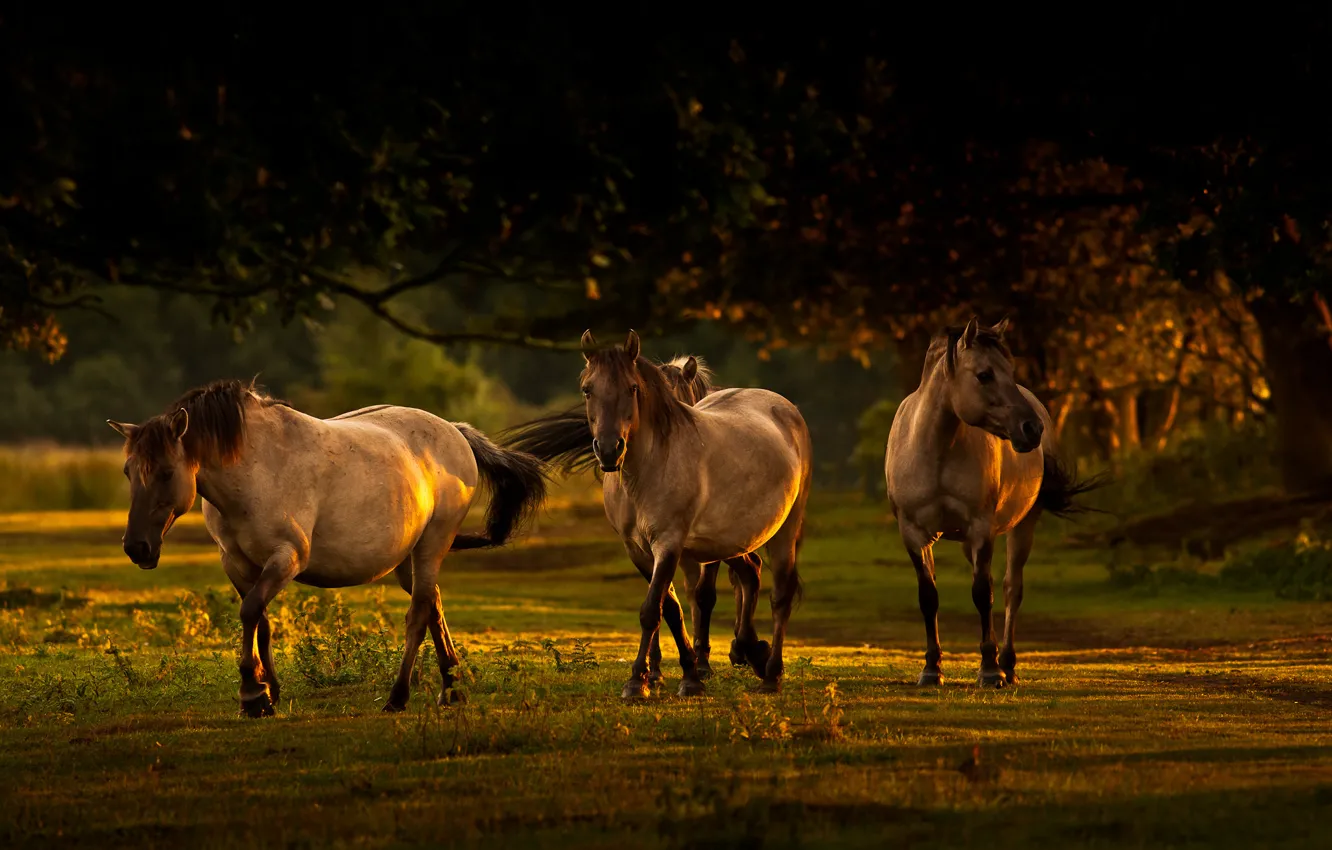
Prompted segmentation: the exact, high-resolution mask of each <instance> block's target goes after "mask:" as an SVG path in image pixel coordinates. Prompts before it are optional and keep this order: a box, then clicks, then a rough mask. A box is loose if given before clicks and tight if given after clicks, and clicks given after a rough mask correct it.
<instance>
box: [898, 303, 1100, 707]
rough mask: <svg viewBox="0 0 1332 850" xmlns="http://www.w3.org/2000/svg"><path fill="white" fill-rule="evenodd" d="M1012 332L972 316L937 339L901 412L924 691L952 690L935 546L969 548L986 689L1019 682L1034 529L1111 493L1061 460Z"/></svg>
mask: <svg viewBox="0 0 1332 850" xmlns="http://www.w3.org/2000/svg"><path fill="white" fill-rule="evenodd" d="M1007 330H1008V319H1007V318H1005V319H1003V320H1002V321H1000V322H999V323H998V324H997V325H994V326H993V327H981V326H980V325H979V324H978V322H977V320H976V318H975V317H972V319H971V321H970V322H968V323H967V325H966V327H965V328H948V329H946V330H945V331H944V332H943V333H942V334H938V335H936V336H935V337H934V339H933V340H932V341H931V342H930V346H929V349H928V350H927V353H926V356H925V367H924V369H923V370H922V373H921V383H920V386H919V388H917V389H916V391H915V392H913V393H911V394H910V395H908V396H907V397H906V398H905V399H904V400H903V401H902V403H901V405H899V406H898V408H897V412H896V414H895V415H894V417H893V424H892V428H891V430H890V432H889V435H888V445H887V451H886V453H885V457H884V477H885V479H886V480H887V485H888V501H889V506H890V508H891V510H892V513H893V515H894V516H895V517H896V519H897V523H898V527H899V529H900V531H901V535H902V543H903V545H904V546H905V547H906V550H907V555H908V556H909V557H910V558H911V563H912V565H913V566H914V567H915V569H916V581H917V585H918V589H919V600H920V611H921V614H922V616H923V617H924V620H925V644H926V647H925V668H924V670H923V671H922V672H921V674H920V679H919V682H918V684H920V685H938V684H941V683H942V682H943V673H942V671H941V669H940V666H939V660H940V655H941V651H940V648H939V624H938V611H939V591H938V588H937V587H936V585H935V580H934V553H933V546H934V544H935V543H936V542H937V541H938V540H939V539H940V538H942V539H945V540H951V541H955V542H960V543H962V551H963V553H964V554H965V555H966V558H967V561H968V562H969V563H970V564H971V570H972V572H971V577H972V578H971V598H972V601H973V602H974V603H975V605H976V610H977V611H978V612H979V613H980V622H981V644H980V654H981V666H980V674H979V676H978V682H979V684H980V685H982V686H987V687H1003V686H1004V685H1011V684H1014V683H1016V682H1017V670H1016V668H1017V652H1016V651H1015V649H1014V648H1013V641H1014V632H1015V629H1016V626H1017V613H1018V609H1019V608H1020V607H1021V605H1022V569H1023V567H1024V566H1025V565H1026V563H1027V558H1028V556H1029V555H1030V554H1031V549H1032V544H1033V542H1034V539H1035V532H1036V523H1037V521H1038V520H1039V519H1040V517H1041V515H1042V513H1050V514H1053V515H1055V516H1061V517H1063V516H1069V515H1071V514H1073V513H1076V512H1079V511H1082V510H1086V508H1084V507H1082V506H1081V505H1078V504H1077V502H1076V501H1075V500H1076V499H1077V497H1078V496H1080V495H1082V494H1083V493H1086V492H1088V491H1090V490H1093V489H1096V488H1097V487H1100V486H1102V483H1103V482H1102V480H1101V479H1100V478H1099V477H1097V478H1093V479H1090V480H1087V481H1078V480H1076V478H1075V477H1074V475H1073V473H1072V472H1071V471H1070V470H1069V469H1068V468H1067V467H1066V466H1065V465H1064V464H1063V463H1062V462H1061V461H1060V460H1059V457H1058V454H1057V450H1056V446H1055V445H1054V437H1053V427H1052V425H1051V422H1050V414H1049V413H1048V412H1047V411H1046V409H1045V407H1044V406H1043V405H1042V404H1041V403H1040V401H1038V400H1037V399H1036V396H1035V395H1033V394H1032V393H1031V391H1030V390H1028V389H1027V388H1026V387H1023V386H1020V385H1018V384H1017V383H1016V381H1015V380H1014V378H1013V356H1012V353H1011V352H1010V351H1009V349H1008V346H1007V344H1006V343H1005V342H1004V334H1005V332H1006V331H1007ZM1000 535H1007V540H1006V543H1007V548H1008V566H1007V571H1006V573H1005V575H1004V647H1003V651H1002V653H1000V652H999V651H998V647H997V646H996V644H995V638H994V624H993V620H992V617H991V610H992V607H993V605H994V586H993V581H992V579H991V577H990V560H991V557H992V555H993V552H994V542H995V539H996V538H997V537H999V536H1000Z"/></svg>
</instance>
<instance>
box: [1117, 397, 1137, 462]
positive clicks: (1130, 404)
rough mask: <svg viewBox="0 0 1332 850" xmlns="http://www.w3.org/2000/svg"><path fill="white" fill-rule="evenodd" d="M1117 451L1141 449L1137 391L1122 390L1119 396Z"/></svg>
mask: <svg viewBox="0 0 1332 850" xmlns="http://www.w3.org/2000/svg"><path fill="white" fill-rule="evenodd" d="M1118 407H1119V450H1120V451H1121V452H1130V451H1137V450H1138V449H1139V448H1141V447H1142V430H1141V428H1140V427H1139V424H1138V391H1137V390H1123V391H1121V392H1120V394H1119V405H1118Z"/></svg>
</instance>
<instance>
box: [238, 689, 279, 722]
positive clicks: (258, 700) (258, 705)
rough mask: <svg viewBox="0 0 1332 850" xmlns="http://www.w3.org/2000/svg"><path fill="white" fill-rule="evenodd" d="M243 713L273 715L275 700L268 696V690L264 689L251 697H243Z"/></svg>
mask: <svg viewBox="0 0 1332 850" xmlns="http://www.w3.org/2000/svg"><path fill="white" fill-rule="evenodd" d="M241 714H243V715H245V716H246V717H272V716H273V702H272V700H270V699H269V698H268V692H267V691H264V692H262V693H260V694H257V695H256V696H252V697H250V698H249V699H242V700H241Z"/></svg>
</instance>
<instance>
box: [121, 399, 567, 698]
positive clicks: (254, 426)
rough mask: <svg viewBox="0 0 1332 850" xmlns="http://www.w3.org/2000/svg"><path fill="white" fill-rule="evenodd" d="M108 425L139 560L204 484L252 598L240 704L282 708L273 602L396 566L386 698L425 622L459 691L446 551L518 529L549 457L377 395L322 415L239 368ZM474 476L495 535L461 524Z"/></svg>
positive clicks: (483, 543)
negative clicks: (394, 657)
mask: <svg viewBox="0 0 1332 850" xmlns="http://www.w3.org/2000/svg"><path fill="white" fill-rule="evenodd" d="M109 424H110V425H111V427H113V428H115V429H116V430H117V431H118V432H120V433H121V434H122V435H123V436H124V437H125V456H126V460H125V475H126V476H127V477H128V478H129V481H130V509H129V519H128V522H127V525H126V528H125V539H124V546H125V553H126V554H127V555H129V557H130V560H132V561H133V562H134V563H135V564H138V565H139V566H140V567H142V568H143V569H153V568H154V567H156V566H157V562H158V559H159V557H160V555H161V550H162V539H163V537H164V536H165V535H166V533H167V531H169V530H170V528H171V525H172V523H173V522H175V520H176V519H177V518H178V517H180V516H181V515H183V514H185V513H186V512H188V511H189V510H190V508H191V507H192V506H193V504H194V500H195V495H196V493H197V494H198V495H200V496H202V497H203V499H204V508H203V511H204V521H205V523H206V524H207V526H208V533H209V534H210V535H212V538H213V540H214V541H215V542H216V543H217V546H218V549H219V550H221V553H222V568H223V570H225V571H226V574H227V577H228V578H229V579H230V580H231V583H232V584H233V585H234V586H235V588H236V590H237V592H239V593H240V595H241V597H242V600H243V601H242V602H241V610H240V617H241V623H242V625H243V627H244V632H243V637H242V641H241V661H240V674H241V691H240V700H241V707H242V709H243V710H244V711H245V713H247V714H249V715H250V716H252V717H258V716H262V715H267V714H272V713H273V706H274V705H276V704H277V702H278V698H279V693H280V686H279V684H278V679H277V672H276V670H275V669H274V666H273V656H272V649H271V641H270V629H269V624H268V616H267V614H266V613H265V609H266V608H267V607H268V604H269V603H270V602H271V601H272V600H273V598H274V597H275V596H277V594H278V593H279V592H280V591H281V590H282V589H283V588H284V587H286V586H287V584H288V583H290V582H292V581H297V582H300V583H302V584H308V585H312V586H314V587H352V586H355V585H362V584H369V583H370V582H373V581H376V580H378V579H380V578H381V577H383V576H384V575H386V574H388V573H390V572H394V573H395V574H396V576H397V579H398V583H399V584H401V585H402V588H403V589H404V590H406V591H407V592H408V593H409V594H411V597H412V601H411V605H410V606H409V607H408V609H407V634H406V647H405V651H404V652H403V658H402V667H401V669H400V670H399V673H398V679H397V682H396V683H395V684H394V685H393V690H392V692H391V693H390V694H389V698H388V701H387V702H386V703H385V704H384V709H385V710H386V711H401V710H402V709H403V708H404V707H405V706H406V704H407V697H408V694H409V691H410V689H409V676H410V674H411V672H412V666H413V664H414V663H415V660H416V655H417V652H418V650H419V649H420V646H421V641H422V639H423V638H424V636H425V633H426V630H427V629H429V631H430V634H431V637H432V638H433V640H434V643H435V653H436V655H437V656H438V659H439V668H440V675H441V676H442V677H443V681H444V688H443V690H442V691H441V693H440V700H441V701H444V700H447V699H451V698H457V696H458V695H457V693H456V692H454V691H453V681H454V678H453V673H452V670H453V668H454V667H456V666H457V665H458V663H459V660H458V654H457V652H456V650H455V648H454V645H453V639H452V638H451V637H450V635H449V629H448V625H447V624H446V623H445V622H444V614H443V611H442V609H441V606H440V598H439V589H438V586H437V584H438V577H439V569H440V562H441V561H442V560H443V559H444V555H445V554H446V553H447V552H449V551H450V550H452V549H472V548H479V547H489V546H498V545H501V544H503V543H504V542H505V541H507V540H508V539H509V537H510V536H511V535H512V534H513V533H514V532H515V531H516V530H517V529H518V527H519V526H520V525H521V524H522V522H523V521H524V520H525V519H527V518H528V517H529V516H531V515H532V514H533V513H534V512H535V511H536V509H537V508H538V507H539V506H540V505H541V503H542V501H543V500H544V498H545V492H546V479H545V473H544V468H543V466H542V464H541V462H540V461H538V460H537V459H536V458H534V457H532V456H530V455H526V454H523V453H521V452H516V451H512V450H508V449H502V448H500V447H498V446H496V445H495V444H494V443H492V442H491V441H490V440H488V439H486V437H485V436H484V435H482V434H481V433H480V432H478V431H476V430H475V429H473V428H472V427H470V426H468V425H465V424H453V423H450V422H446V421H444V420H443V419H440V418H439V417H437V416H434V415H432V414H430V413H426V412H425V411H422V410H415V409H413V408H409V407H394V406H390V405H378V406H375V407H367V408H363V409H361V410H356V411H352V412H349V413H344V414H342V415H341V416H335V417H333V418H332V419H316V418H314V417H312V416H307V415H305V414H304V413H300V412H298V411H296V410H294V409H292V408H291V407H290V406H288V405H287V404H286V403H284V402H281V401H278V400H276V399H272V398H268V397H266V396H263V395H260V394H259V393H258V392H256V391H255V389H254V387H253V385H252V384H251V385H246V384H242V383H241V382H239V381H218V382H216V383H213V384H209V385H208V386H205V387H199V388H197V389H194V390H191V391H190V392H188V393H186V394H185V395H184V396H182V397H181V398H180V400H178V401H177V402H176V403H175V404H173V405H171V407H170V408H168V410H167V412H166V413H164V414H162V415H160V416H156V417H153V418H152V419H149V420H148V421H146V422H144V423H143V424H142V425H129V424H125V423H120V422H109ZM479 478H484V479H485V480H486V482H487V484H488V485H489V486H490V492H491V494H492V497H491V502H490V507H489V510H488V511H487V513H486V520H485V527H486V532H485V534H482V535H476V534H472V535H465V534H459V533H458V527H459V526H460V525H461V524H462V522H463V519H464V518H465V517H466V516H467V511H468V508H469V507H470V506H471V503H472V498H473V496H474V494H475V493H476V487H477V482H478V479H479ZM256 639H257V646H258V651H257V653H256Z"/></svg>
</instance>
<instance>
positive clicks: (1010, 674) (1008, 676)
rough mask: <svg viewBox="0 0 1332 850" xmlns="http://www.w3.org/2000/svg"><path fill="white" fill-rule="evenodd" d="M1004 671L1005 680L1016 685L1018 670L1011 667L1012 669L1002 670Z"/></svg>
mask: <svg viewBox="0 0 1332 850" xmlns="http://www.w3.org/2000/svg"><path fill="white" fill-rule="evenodd" d="M1002 672H1003V674H1004V681H1005V682H1007V683H1008V684H1010V685H1016V684H1017V680H1018V677H1017V671H1016V670H1011V669H1010V670H1004V671H1002Z"/></svg>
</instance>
